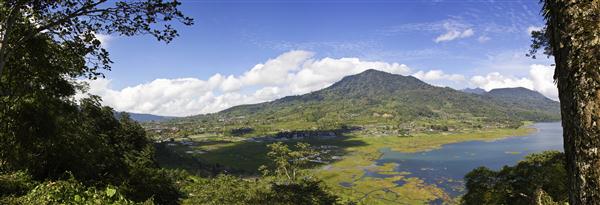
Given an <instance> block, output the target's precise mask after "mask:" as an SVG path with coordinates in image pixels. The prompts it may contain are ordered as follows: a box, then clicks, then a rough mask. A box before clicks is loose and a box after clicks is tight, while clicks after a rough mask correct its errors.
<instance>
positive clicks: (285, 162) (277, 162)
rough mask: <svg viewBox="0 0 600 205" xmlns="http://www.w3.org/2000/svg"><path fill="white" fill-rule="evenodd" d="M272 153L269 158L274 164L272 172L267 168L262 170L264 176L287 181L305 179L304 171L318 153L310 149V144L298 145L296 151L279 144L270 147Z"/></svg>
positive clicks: (263, 167)
mask: <svg viewBox="0 0 600 205" xmlns="http://www.w3.org/2000/svg"><path fill="white" fill-rule="evenodd" d="M268 147H269V149H270V151H269V153H267V156H268V157H269V158H270V159H271V161H272V162H273V163H274V166H273V168H272V170H269V169H268V168H267V167H266V166H262V167H261V168H260V169H261V170H262V171H263V175H265V176H269V175H271V174H272V175H274V176H275V177H276V178H280V179H284V180H285V181H296V180H299V179H301V178H302V177H303V173H302V172H303V169H305V168H307V165H308V163H309V162H310V160H311V159H312V158H314V157H315V155H317V154H318V153H317V152H316V151H315V150H313V149H311V148H310V145H309V144H306V143H300V142H299V143H297V144H296V146H295V150H291V149H290V148H289V147H288V146H287V145H285V144H283V143H282V142H277V143H273V144H270V145H268Z"/></svg>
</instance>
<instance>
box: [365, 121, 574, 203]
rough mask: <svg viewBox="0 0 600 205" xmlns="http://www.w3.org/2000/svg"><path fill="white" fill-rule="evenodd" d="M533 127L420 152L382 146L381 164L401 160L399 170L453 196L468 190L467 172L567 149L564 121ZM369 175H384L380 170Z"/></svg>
mask: <svg viewBox="0 0 600 205" xmlns="http://www.w3.org/2000/svg"><path fill="white" fill-rule="evenodd" d="M532 126H533V127H534V128H536V129H537V131H536V132H535V133H532V134H530V135H527V136H523V137H509V138H505V139H501V140H496V141H490V142H485V141H470V142H461V143H454V144H447V145H444V146H442V148H441V149H436V150H431V151H425V152H417V153H402V152H394V151H390V149H382V150H381V151H382V152H383V156H382V157H381V159H379V160H378V161H377V163H378V164H380V165H382V164H385V163H390V162H394V163H397V164H399V166H398V167H397V168H396V171H400V172H410V173H411V174H409V175H408V177H418V178H421V179H423V180H424V181H425V182H426V183H428V184H436V185H437V186H438V187H440V188H442V189H444V190H445V191H446V192H447V193H449V194H450V195H451V196H458V195H460V194H463V193H464V181H463V177H464V175H465V174H467V173H468V172H469V171H471V170H473V169H474V168H477V167H480V166H486V167H488V168H491V169H495V170H498V169H500V168H502V166H505V165H509V166H511V165H515V164H516V163H517V162H519V161H520V160H522V159H523V157H524V156H525V155H528V154H530V153H536V152H541V151H544V150H560V151H562V150H563V140H562V127H561V125H560V122H552V123H536V124H534V125H532ZM367 174H368V175H370V176H373V177H383V176H381V175H378V174H377V173H367ZM399 183H402V182H399Z"/></svg>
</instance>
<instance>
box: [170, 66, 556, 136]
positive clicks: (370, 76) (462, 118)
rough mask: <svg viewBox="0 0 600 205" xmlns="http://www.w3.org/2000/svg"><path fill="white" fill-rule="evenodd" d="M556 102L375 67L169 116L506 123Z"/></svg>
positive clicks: (244, 121)
mask: <svg viewBox="0 0 600 205" xmlns="http://www.w3.org/2000/svg"><path fill="white" fill-rule="evenodd" d="M559 119H560V115H559V103H558V102H555V101H552V100H550V99H548V98H546V97H544V96H543V95H541V94H539V93H537V92H535V91H531V90H527V89H525V88H508V89H495V90H492V91H490V92H489V93H484V94H482V95H473V94H469V93H465V92H462V91H457V90H454V89H451V88H443V87H436V86H432V85H429V84H427V83H425V82H423V81H421V80H419V79H417V78H415V77H412V76H402V75H395V74H390V73H386V72H382V71H378V70H367V71H364V72H362V73H359V74H356V75H351V76H346V77H344V78H343V79H341V80H340V81H338V82H336V83H334V84H333V85H331V86H329V87H327V88H324V89H322V90H318V91H315V92H311V93H307V94H304V95H297V96H288V97H284V98H281V99H277V100H274V101H271V102H265V103H259V104H252V105H241V106H236V107H232V108H229V109H227V110H224V111H221V112H218V113H214V114H206V115H198V116H192V117H187V118H181V119H178V120H175V122H176V123H178V124H179V125H188V126H191V127H194V129H196V130H211V129H215V130H216V129H217V128H215V127H218V129H219V130H224V129H225V130H226V129H229V128H231V129H233V128H236V127H238V128H239V127H250V128H252V129H254V130H262V131H264V132H269V131H276V130H306V129H316V128H318V129H335V128H338V127H340V126H342V125H352V126H361V127H369V126H373V127H382V126H383V127H396V128H398V127H409V128H407V129H421V128H423V129H424V128H427V127H433V126H438V125H444V126H451V127H482V126H486V127H489V126H492V127H503V126H504V127H506V126H515V125H516V124H520V122H521V121H523V120H530V121H555V120H559Z"/></svg>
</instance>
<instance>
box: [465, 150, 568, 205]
mask: <svg viewBox="0 0 600 205" xmlns="http://www.w3.org/2000/svg"><path fill="white" fill-rule="evenodd" d="M566 175H567V174H566V170H565V160H564V154H563V153H560V152H558V151H546V152H543V153H539V154H531V155H528V156H526V157H525V160H523V161H521V162H519V163H518V164H517V165H515V166H512V167H509V166H505V167H503V168H502V169H501V170H500V171H493V170H490V169H488V168H485V167H480V168H477V169H474V170H473V171H471V172H469V173H468V174H467V175H466V176H465V182H466V188H467V193H466V194H465V195H464V196H463V197H462V199H461V200H462V201H461V202H462V204H465V205H469V204H473V205H478V204H523V205H525V204H544V205H549V204H554V203H555V204H564V202H566V201H567V199H568V196H567V193H566V189H567V182H566Z"/></svg>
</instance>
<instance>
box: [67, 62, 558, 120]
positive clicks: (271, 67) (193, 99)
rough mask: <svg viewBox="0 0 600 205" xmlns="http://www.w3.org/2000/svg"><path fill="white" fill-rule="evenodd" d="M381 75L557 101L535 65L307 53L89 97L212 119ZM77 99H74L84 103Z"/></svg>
mask: <svg viewBox="0 0 600 205" xmlns="http://www.w3.org/2000/svg"><path fill="white" fill-rule="evenodd" d="M367 69H378V70H381V71H385V72H390V73H394V74H401V75H413V76H415V77H417V78H419V79H421V80H423V81H426V82H428V83H432V84H435V85H454V86H457V87H464V86H465V85H466V84H470V85H474V86H477V87H481V88H484V89H486V90H490V89H493V88H501V87H526V88H529V89H533V90H537V91H539V92H541V93H542V94H544V95H546V96H548V97H550V98H552V99H557V91H556V88H555V86H554V84H553V81H552V72H553V69H552V68H551V67H549V66H544V65H540V64H534V65H531V66H530V70H529V76H528V77H522V78H515V77H512V76H510V75H508V76H507V75H503V74H500V73H498V72H492V73H489V74H487V75H485V76H479V75H478V76H473V77H471V78H470V79H469V80H466V79H465V76H463V75H461V74H448V73H445V72H444V71H443V70H428V71H417V72H414V71H411V69H410V68H409V67H408V66H406V65H404V64H399V63H388V62H382V61H364V60H361V59H358V58H328V57H326V58H320V59H318V58H314V57H313V53H311V52H307V51H301V50H299V51H290V52H286V53H283V54H281V55H280V56H278V57H276V58H273V59H269V60H267V61H266V62H264V63H260V64H257V65H255V66H253V67H252V68H250V69H248V70H247V71H246V72H244V73H243V74H241V75H227V76H225V75H222V74H215V75H213V76H211V77H210V78H208V79H206V80H202V79H197V78H178V79H156V80H153V81H151V82H147V83H143V84H139V85H136V86H130V87H125V88H122V89H113V88H111V80H108V79H99V80H95V81H87V82H88V83H89V88H90V89H89V93H91V94H95V95H99V96H101V97H102V99H103V102H104V104H105V105H108V106H111V107H113V108H115V109H116V110H119V111H128V112H136V113H149V114H157V115H166V116H188V115H195V114H201V113H212V112H217V111H221V110H223V109H227V108H230V107H232V106H236V105H241V104H251V103H259V102H265V101H270V100H275V99H278V98H281V97H284V96H289V95H299V94H304V93H308V92H311V91H316V90H319V89H322V88H325V87H327V86H329V85H331V84H333V83H334V82H336V81H339V80H340V79H341V78H343V77H344V76H347V75H353V74H357V73H360V72H363V71H365V70H367ZM81 96H82V94H78V95H77V97H76V98H81Z"/></svg>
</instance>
